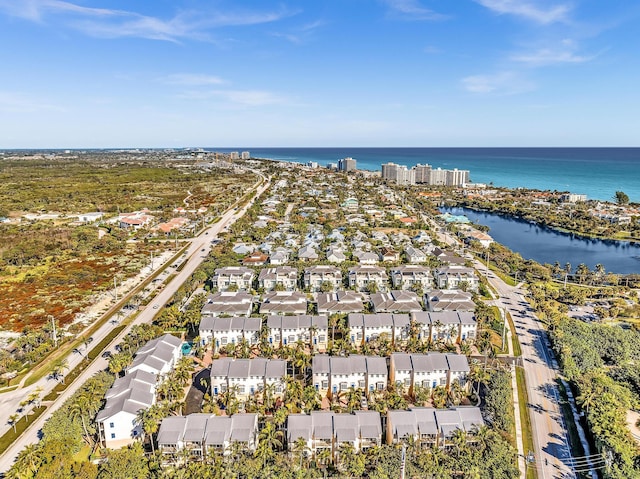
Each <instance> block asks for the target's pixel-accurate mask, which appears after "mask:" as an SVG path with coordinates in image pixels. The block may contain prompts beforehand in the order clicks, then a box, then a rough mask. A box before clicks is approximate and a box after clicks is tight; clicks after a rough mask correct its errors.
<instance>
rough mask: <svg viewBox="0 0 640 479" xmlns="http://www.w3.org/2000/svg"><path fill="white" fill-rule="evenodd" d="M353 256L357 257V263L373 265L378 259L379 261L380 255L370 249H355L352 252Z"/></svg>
mask: <svg viewBox="0 0 640 479" xmlns="http://www.w3.org/2000/svg"><path fill="white" fill-rule="evenodd" d="M367 246H368V244H367ZM353 257H354V258H357V259H358V263H360V264H363V265H373V264H377V263H378V261H380V256H378V255H377V254H376V253H374V252H372V251H363V250H356V251H354V252H353Z"/></svg>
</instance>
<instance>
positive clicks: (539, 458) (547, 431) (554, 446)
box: [432, 223, 575, 479]
mask: <svg viewBox="0 0 640 479" xmlns="http://www.w3.org/2000/svg"><path fill="white" fill-rule="evenodd" d="M432 224H433V225H434V227H435V228H436V231H439V226H438V225H436V224H435V223H432ZM440 231H441V230H440ZM437 235H438V239H439V240H440V241H442V242H444V243H446V244H448V245H451V246H454V247H455V248H456V249H459V248H461V247H462V246H461V244H460V243H459V242H458V240H457V239H455V238H453V237H451V236H450V235H449V234H446V233H444V232H443V231H441V232H439V233H438V234H437ZM474 263H475V267H476V269H477V270H478V271H479V272H481V273H484V274H485V275H486V276H487V279H488V281H489V283H490V284H491V286H493V288H494V289H495V291H497V293H498V295H499V297H498V299H497V300H496V301H494V302H493V303H494V304H495V305H496V306H498V307H500V308H504V310H506V311H508V312H509V313H510V314H511V317H512V318H513V321H514V324H515V327H516V331H515V333H516V334H517V336H518V340H519V341H520V345H521V349H522V367H523V369H524V375H525V380H526V388H527V395H528V400H529V402H528V404H527V405H526V406H527V409H528V412H529V417H530V419H531V427H532V429H533V431H532V432H533V444H534V451H532V452H533V459H534V462H533V463H532V464H530V465H529V466H528V467H535V468H536V469H537V471H538V478H539V479H551V478H554V479H556V478H567V479H568V478H574V477H575V474H574V472H573V470H572V467H571V463H572V462H573V458H572V456H571V450H570V448H569V441H568V433H567V429H566V426H565V424H564V420H563V417H562V413H561V411H560V404H559V402H560V401H559V397H560V396H559V391H558V385H557V383H556V379H557V377H558V364H557V362H556V359H555V356H554V353H553V351H552V349H551V347H550V344H549V340H548V337H547V332H546V331H545V330H544V329H543V327H542V325H541V323H540V321H539V320H538V318H537V317H536V316H535V314H534V313H533V309H532V308H531V306H530V305H529V303H528V302H527V301H526V299H525V297H524V294H525V293H524V292H523V291H522V290H521V289H519V288H518V287H513V286H509V285H507V284H506V283H505V282H504V281H502V280H501V279H500V278H498V277H497V276H496V275H495V274H493V273H492V272H491V271H487V268H486V265H485V264H482V263H481V262H479V261H477V260H474ZM521 401H522V398H521ZM527 452H528V451H527ZM527 452H525V454H527Z"/></svg>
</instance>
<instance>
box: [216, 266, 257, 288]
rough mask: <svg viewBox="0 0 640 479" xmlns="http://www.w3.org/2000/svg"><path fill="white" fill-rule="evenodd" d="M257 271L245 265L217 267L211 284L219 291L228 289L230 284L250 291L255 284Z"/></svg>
mask: <svg viewBox="0 0 640 479" xmlns="http://www.w3.org/2000/svg"><path fill="white" fill-rule="evenodd" d="M254 276H255V272H254V271H253V270H252V269H250V268H246V267H244V266H226V267H224V268H217V269H216V270H215V271H214V274H213V277H212V278H211V284H212V286H213V287H214V288H216V289H217V290H218V291H226V290H227V289H229V287H230V286H235V287H236V289H239V290H244V291H248V290H250V289H251V287H252V285H253V278H254Z"/></svg>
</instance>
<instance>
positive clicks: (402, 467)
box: [400, 444, 407, 479]
mask: <svg viewBox="0 0 640 479" xmlns="http://www.w3.org/2000/svg"><path fill="white" fill-rule="evenodd" d="M406 462H407V445H406V444H403V445H402V462H401V463H400V479H404V471H405V469H406Z"/></svg>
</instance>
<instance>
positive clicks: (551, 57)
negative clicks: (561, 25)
mask: <svg viewBox="0 0 640 479" xmlns="http://www.w3.org/2000/svg"><path fill="white" fill-rule="evenodd" d="M594 58H595V57H594V56H583V55H576V54H575V53H574V52H571V51H568V50H553V49H550V48H542V49H540V50H536V51H535V52H531V53H522V54H519V55H513V56H512V57H511V60H513V61H516V62H520V63H525V64H527V65H530V66H544V65H555V64H561V63H585V62H588V61H591V60H593V59H594Z"/></svg>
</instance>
